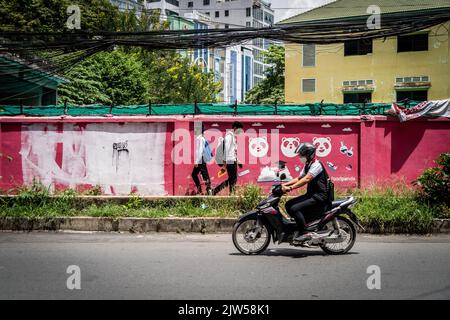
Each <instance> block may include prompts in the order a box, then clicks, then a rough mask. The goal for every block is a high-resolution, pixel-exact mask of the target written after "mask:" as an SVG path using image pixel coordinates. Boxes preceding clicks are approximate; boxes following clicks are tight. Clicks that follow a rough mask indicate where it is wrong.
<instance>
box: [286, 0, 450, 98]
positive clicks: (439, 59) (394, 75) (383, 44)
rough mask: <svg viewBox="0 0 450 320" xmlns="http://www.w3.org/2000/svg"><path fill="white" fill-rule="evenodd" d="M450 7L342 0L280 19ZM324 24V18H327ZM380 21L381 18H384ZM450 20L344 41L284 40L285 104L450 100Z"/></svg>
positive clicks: (448, 2) (438, 1) (449, 2)
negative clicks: (391, 34) (372, 7)
mask: <svg viewBox="0 0 450 320" xmlns="http://www.w3.org/2000/svg"><path fill="white" fill-rule="evenodd" d="M370 5H377V6H379V8H380V9H381V13H391V12H401V11H412V10H426V9H432V8H439V7H449V10H450V0H445V1H442V0H434V1H430V0H408V1H403V0H358V1H354V0H338V1H336V2H333V3H331V4H328V5H325V6H322V7H319V8H316V9H313V10H311V11H308V12H305V13H303V14H300V15H297V16H294V17H292V18H289V19H287V20H284V21H282V22H281V24H283V23H292V22H300V21H318V20H327V19H333V18H338V17H346V16H348V17H350V16H365V15H368V14H367V8H368V7H369V6H370ZM324 23H326V22H324ZM381 23H382V19H381ZM449 30H450V22H449V21H447V22H446V23H444V24H441V25H437V26H435V27H432V28H429V29H426V30H421V31H420V32H416V33H413V34H408V35H401V36H398V37H388V38H386V39H376V40H356V41H348V42H346V43H345V44H330V45H300V44H286V83H285V88H286V103H313V102H320V101H322V100H323V101H324V102H329V103H339V104H341V103H363V102H376V103H383V102H384V103H389V102H392V101H400V100H403V99H405V98H409V99H412V100H418V101H422V100H437V99H448V98H450V64H449V59H450V35H449Z"/></svg>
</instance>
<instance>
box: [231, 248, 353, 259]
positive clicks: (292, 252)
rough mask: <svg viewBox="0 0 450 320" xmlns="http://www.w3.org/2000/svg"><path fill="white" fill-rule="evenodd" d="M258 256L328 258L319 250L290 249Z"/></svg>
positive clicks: (234, 253)
mask: <svg viewBox="0 0 450 320" xmlns="http://www.w3.org/2000/svg"><path fill="white" fill-rule="evenodd" d="M354 254H359V252H348V253H346V254H345V255H354ZM230 255H231V256H245V254H242V253H240V252H233V253H230ZM260 256H266V257H280V256H284V257H291V258H306V257H313V256H330V255H328V254H326V253H325V252H323V251H321V250H302V249H291V248H279V249H268V250H266V251H264V252H263V253H261V254H260Z"/></svg>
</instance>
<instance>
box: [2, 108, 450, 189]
mask: <svg viewBox="0 0 450 320" xmlns="http://www.w3.org/2000/svg"><path fill="white" fill-rule="evenodd" d="M235 120H239V121H241V122H243V124H244V132H245V133H244V134H243V135H242V136H241V137H239V138H238V139H239V140H238V142H239V158H240V159H241V161H242V162H244V168H243V169H241V170H240V177H239V183H240V184H246V183H255V184H259V185H261V186H263V187H265V188H268V187H270V185H272V184H273V183H274V179H276V175H275V172H276V171H278V170H280V169H279V166H278V164H279V161H282V162H283V163H284V164H285V168H284V169H283V170H282V171H281V172H284V173H285V174H286V175H287V176H291V177H295V176H297V175H298V173H299V172H298V171H299V170H300V169H301V165H300V162H299V160H298V158H297V157H295V156H294V155H293V154H292V151H293V150H294V149H295V147H296V146H297V145H298V143H301V142H315V144H317V146H318V147H319V151H318V158H319V159H320V160H321V161H322V162H323V164H324V165H325V166H326V168H327V170H328V172H329V174H330V176H331V177H332V178H333V180H334V181H335V184H336V185H337V186H338V187H341V188H354V187H357V186H358V185H360V186H363V187H364V186H368V185H370V184H371V183H374V182H375V183H380V184H384V183H392V182H394V181H396V180H398V179H405V180H406V181H408V182H411V181H412V180H414V179H415V178H416V177H417V176H418V175H419V174H420V173H421V172H422V171H423V170H424V169H425V168H427V167H430V166H433V160H434V159H436V158H437V156H438V155H439V154H440V153H442V152H449V151H450V147H449V146H450V130H449V129H450V121H449V120H448V119H443V118H440V119H418V120H414V121H411V122H406V123H399V122H398V121H397V120H395V119H391V118H386V117H383V116H374V117H365V118H364V119H363V120H361V119H360V118H359V117H294V116H248V117H247V116H246V117H232V116H196V117H195V118H194V117H190V116H187V117H182V116H166V117H155V116H152V117H104V118H99V117H76V118H75V117H74V118H71V117H47V118H40V117H39V118H33V117H0V177H1V178H0V188H1V189H2V190H7V189H10V188H13V187H16V186H20V185H23V184H25V185H27V184H30V183H31V181H32V179H33V177H36V178H38V179H39V180H41V181H42V182H43V183H45V184H46V185H50V186H51V188H52V189H53V190H58V189H64V188H68V187H70V188H74V189H78V190H83V189H86V188H90V187H92V186H95V185H100V186H101V187H102V191H103V192H104V193H105V194H129V193H130V192H137V193H139V194H141V195H164V194H177V195H184V194H189V193H190V192H192V191H193V190H194V185H193V182H192V179H191V177H190V174H191V171H192V167H193V165H192V163H193V158H194V143H193V140H194V128H195V127H198V125H197V124H198V123H199V122H203V124H204V127H205V129H206V132H205V135H206V136H207V137H208V140H209V141H210V142H211V145H212V147H213V149H214V148H215V147H216V146H217V141H218V138H219V137H221V136H223V135H224V133H225V130H226V129H228V128H230V126H231V123H232V122H233V121H235ZM196 123H197V124H196ZM208 170H209V173H210V176H211V179H212V182H213V185H216V184H218V183H220V182H221V181H223V180H224V179H226V176H223V177H219V176H218V171H219V170H220V168H219V167H218V166H217V165H216V164H215V163H211V164H209V165H208Z"/></svg>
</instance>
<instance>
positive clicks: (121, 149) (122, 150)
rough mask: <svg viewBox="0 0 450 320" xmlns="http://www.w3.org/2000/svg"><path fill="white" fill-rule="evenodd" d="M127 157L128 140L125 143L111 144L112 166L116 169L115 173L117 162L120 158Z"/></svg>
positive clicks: (117, 166) (117, 167)
mask: <svg viewBox="0 0 450 320" xmlns="http://www.w3.org/2000/svg"><path fill="white" fill-rule="evenodd" d="M129 156H130V151H129V150H128V140H126V141H125V142H117V143H116V142H115V143H113V156H112V164H113V166H115V167H116V172H117V171H118V170H119V162H120V159H121V157H122V158H123V157H126V158H127V159H128V158H129Z"/></svg>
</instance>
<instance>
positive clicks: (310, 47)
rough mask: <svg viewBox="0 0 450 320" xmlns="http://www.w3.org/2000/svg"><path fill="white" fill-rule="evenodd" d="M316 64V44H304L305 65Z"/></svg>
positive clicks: (311, 65)
mask: <svg viewBox="0 0 450 320" xmlns="http://www.w3.org/2000/svg"><path fill="white" fill-rule="evenodd" d="M315 65H316V45H314V44H304V45H303V66H304V67H314V66H315Z"/></svg>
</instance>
